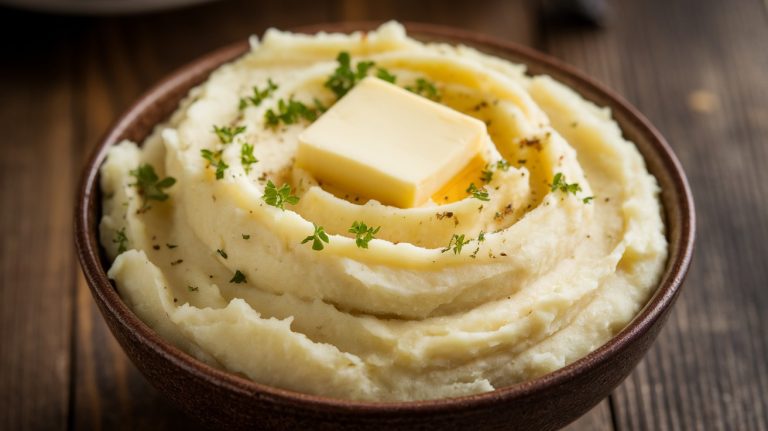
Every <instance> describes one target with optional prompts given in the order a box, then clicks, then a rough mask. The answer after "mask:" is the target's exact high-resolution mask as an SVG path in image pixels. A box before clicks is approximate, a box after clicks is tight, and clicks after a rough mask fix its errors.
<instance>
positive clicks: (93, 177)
mask: <svg viewBox="0 0 768 431" xmlns="http://www.w3.org/2000/svg"><path fill="white" fill-rule="evenodd" d="M372 27H374V26H373V25H371V24H331V25H324V26H317V27H311V28H303V29H299V30H298V31H303V32H306V33H313V32H316V31H318V30H326V31H343V32H348V31H351V30H357V29H370V28H372ZM407 28H408V30H409V33H410V34H411V35H412V36H414V37H416V38H417V39H420V40H423V41H444V42H450V43H462V44H466V45H470V46H474V47H476V48H478V49H480V50H482V51H485V52H487V53H490V54H493V55H496V56H498V57H501V58H506V59H509V60H511V61H513V62H517V63H523V64H526V65H527V66H528V70H529V72H530V73H532V74H548V75H551V76H552V77H554V78H556V79H558V80H559V81H561V82H563V83H565V84H567V85H569V86H571V87H572V88H574V89H576V90H577V91H578V92H579V93H581V94H582V95H583V96H584V97H586V98H587V99H589V100H592V101H593V102H595V103H597V104H598V105H600V106H608V107H610V108H611V111H612V112H613V116H614V118H615V119H616V120H617V121H618V123H619V124H620V126H621V129H622V130H623V132H624V135H625V137H626V138H628V139H630V140H631V141H633V142H634V143H635V144H636V145H637V146H638V148H639V149H640V152H641V153H642V155H643V157H644V158H645V161H646V163H647V165H648V169H649V170H650V171H651V173H652V174H653V175H654V176H655V177H656V178H657V179H658V181H659V184H660V185H661V190H662V193H661V200H662V203H663V207H664V219H665V220H666V226H667V238H668V240H669V249H670V253H669V260H668V262H667V265H666V269H665V270H664V274H663V276H662V278H661V282H660V283H659V286H658V289H657V290H656V291H655V293H654V294H653V296H652V297H651V299H650V300H649V301H648V303H647V304H646V306H645V307H644V308H643V309H642V311H641V312H640V313H639V314H638V315H637V316H636V317H635V319H634V320H633V321H632V322H631V323H630V324H629V325H627V327H626V328H624V329H623V330H622V331H621V332H620V333H619V334H617V335H616V336H615V337H613V338H612V339H611V340H610V341H608V342H607V343H606V344H605V345H603V346H602V347H600V348H598V349H597V350H595V351H594V352H592V353H590V354H589V355H587V356H585V357H583V358H581V359H579V360H578V361H576V362H574V363H572V364H570V365H568V366H566V367H564V368H561V369H559V370H557V371H555V372H553V373H550V374H547V375H545V376H543V377H540V378H537V379H534V380H530V381H527V382H524V383H520V384H517V385H514V386H510V387H505V388H501V389H498V390H496V391H493V392H488V393H484V394H478V395H471V396H465V397H460V398H450V399H442V400H433V401H420V402H400V403H371V402H354V401H343V400H338V399H331V398H325V397H319V396H312V395H306V394H302V393H297V392H292V391H288V390H283V389H278V388H274V387H270V386H265V385H262V384H259V383H255V382H252V381H250V380H247V379H245V378H242V377H239V376H237V375H234V374H230V373H227V372H225V371H221V370H218V369H215V368H212V367H210V366H208V365H206V364H204V363H202V362H200V361H197V360H196V359H194V358H192V357H191V356H189V355H187V354H186V353H184V352H182V351H181V350H179V349H177V348H175V347H173V346H172V345H170V344H169V343H167V342H166V341H165V340H163V339H162V338H160V337H159V336H158V335H157V334H156V333H155V332H154V331H153V330H152V329H150V328H149V327H148V326H147V325H145V324H144V323H143V322H142V321H141V320H139V319H138V318H137V317H136V316H135V315H134V314H133V312H132V311H131V310H130V309H128V307H127V306H126V305H125V303H123V301H122V299H121V298H120V296H119V295H118V294H117V291H116V290H115V288H114V286H113V285H112V283H111V282H110V280H109V279H108V278H107V275H106V272H105V268H107V267H108V265H109V262H108V261H107V260H106V259H105V256H104V252H103V250H102V249H101V247H100V246H99V240H98V238H99V235H98V224H99V219H100V216H101V196H100V191H99V166H100V165H101V163H102V161H103V160H104V157H105V155H106V152H107V150H108V149H109V147H111V146H112V145H114V144H116V143H117V142H119V141H120V140H122V139H131V140H133V141H136V142H141V141H142V140H143V139H144V138H145V137H146V136H147V135H148V134H149V133H150V132H151V131H152V128H153V127H154V126H155V125H156V124H158V123H160V122H162V121H163V120H165V119H166V118H167V117H168V116H169V115H170V114H171V113H172V112H173V111H174V110H175V109H176V108H177V106H178V104H179V101H180V100H181V99H182V97H183V96H184V95H185V94H186V93H187V92H188V91H189V89H190V88H192V87H193V86H195V85H197V84H199V83H201V82H202V81H204V80H205V79H206V77H207V76H208V74H209V73H210V72H211V71H212V70H213V69H215V68H216V67H218V66H220V65H221V64H223V63H226V62H228V61H231V60H233V59H235V58H237V57H238V56H240V55H242V54H243V53H245V52H246V50H247V49H248V44H247V43H246V42H245V41H243V42H241V43H237V44H235V45H232V46H229V47H226V48H223V49H221V50H218V51H216V52H213V53H212V54H210V55H207V56H205V57H203V58H201V59H199V60H197V61H195V62H193V63H191V64H189V65H187V66H185V67H183V68H181V69H179V70H178V71H176V72H175V73H173V74H172V75H170V76H169V77H167V78H166V79H164V80H163V81H162V82H160V83H159V84H158V85H157V86H155V87H154V88H152V89H151V90H149V91H148V92H147V93H146V94H144V95H143V96H142V97H141V98H140V99H139V100H138V101H137V102H136V103H134V104H133V106H131V107H130V109H129V110H128V111H127V112H126V113H125V114H123V115H122V116H121V117H120V119H119V120H118V121H117V122H116V123H115V124H114V126H112V128H111V129H109V131H108V132H107V134H106V136H105V137H104V139H103V140H102V141H101V142H100V143H99V145H98V146H97V147H96V149H95V150H94V152H93V155H92V156H91V158H90V160H89V161H88V164H87V165H86V167H85V172H84V174H83V178H82V184H81V186H80V194H79V196H78V200H77V204H76V206H77V208H76V214H75V220H76V221H75V223H76V225H75V229H76V238H75V239H76V243H77V251H78V254H79V257H80V263H81V265H82V267H83V271H84V273H85V277H86V279H87V280H88V285H89V286H90V288H91V292H92V293H93V297H94V299H95V300H96V303H97V304H98V307H99V309H100V310H101V313H102V314H103V315H104V319H106V321H107V324H108V325H109V328H110V329H111V330H112V333H113V334H114V335H115V337H116V338H117V340H118V341H119V342H120V344H121V345H122V346H123V349H125V351H126V353H127V354H128V356H129V357H130V358H131V360H132V361H133V363H134V364H135V365H136V367H138V369H139V370H140V371H141V372H142V373H144V375H145V376H146V377H147V379H148V380H149V381H150V382H151V383H152V384H153V385H154V386H155V387H156V388H157V389H158V390H159V391H160V392H162V393H163V394H165V395H166V396H167V397H168V398H170V399H171V400H173V401H174V402H175V403H176V404H178V405H179V406H181V407H182V408H183V409H184V410H185V411H187V412H188V413H189V414H190V415H191V416H194V417H197V418H198V419H199V420H201V421H203V422H205V423H207V424H209V425H213V426H215V427H217V428H223V429H244V428H251V429H311V430H316V429H349V430H360V429H381V430H393V429H413V428H418V429H434V430H446V429H470V428H471V429H505V430H509V429H532V430H548V429H556V428H558V427H561V426H564V425H566V424H568V423H570V422H571V421H573V420H574V419H576V418H577V417H579V416H581V415H582V414H584V413H585V412H587V411H588V410H589V409H591V408H592V407H593V406H595V405H596V404H597V403H598V402H600V401H601V400H602V399H603V398H605V397H606V396H607V395H608V394H609V393H610V392H611V391H612V390H613V389H614V388H615V387H616V386H617V385H618V384H619V383H621V381H622V380H624V378H625V377H626V376H627V375H628V374H629V373H630V371H631V370H632V369H633V368H634V367H635V365H636V364H637V362H638V361H639V360H640V358H641V357H642V356H643V355H644V354H645V352H646V351H647V350H648V348H649V347H650V345H651V343H652V342H653V340H654V339H655V338H656V335H657V334H658V332H659V330H660V329H661V326H662V324H663V323H664V321H665V320H666V317H667V315H668V313H669V311H670V309H671V308H672V304H673V303H674V302H675V299H676V297H677V295H678V293H679V292H680V286H681V284H682V282H683V279H684V277H685V274H686V272H687V270H688V265H689V263H690V259H691V253H692V250H693V242H694V208H693V200H692V197H691V192H690V190H689V188H688V184H687V181H686V179H685V174H684V173H683V170H682V168H681V167H680V164H679V162H678V161H677V159H676V158H675V156H674V154H672V151H671V150H670V148H669V146H668V145H667V143H666V142H665V141H664V138H663V137H662V136H661V135H660V134H659V133H658V132H657V131H656V130H655V129H654V128H653V127H652V126H651V125H650V124H649V123H648V121H647V120H646V119H645V118H644V117H643V116H642V115H640V113H638V112H637V111H636V110H635V109H634V108H632V107H631V106H629V105H628V104H627V103H626V102H624V101H623V100H622V99H621V98H620V97H618V96H616V95H615V94H613V93H611V92H610V91H608V90H606V89H605V88H603V87H602V86H600V85H598V84H597V83H595V82H594V81H593V80H591V79H589V78H587V77H586V76H584V75H582V74H581V73H579V72H577V71H576V70H574V69H573V68H571V67H570V66H567V65H565V64H562V63H560V62H559V61H557V60H555V59H552V58H550V57H547V56H544V55H542V54H540V53H538V52H535V51H532V50H530V49H527V48H524V47H521V46H517V45H514V44H512V43H508V42H504V41H500V40H496V39H491V38H488V37H485V36H481V35H477V34H472V33H466V32H463V31H459V30H455V29H449V28H441V27H435V26H432V25H423V24H411V25H407Z"/></svg>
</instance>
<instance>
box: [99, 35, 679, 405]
mask: <svg viewBox="0 0 768 431" xmlns="http://www.w3.org/2000/svg"><path fill="white" fill-rule="evenodd" d="M340 52H347V53H349V54H350V56H351V59H352V63H353V67H354V64H356V63H358V62H362V61H372V62H374V63H375V65H374V66H373V67H372V68H370V70H369V72H368V73H369V74H370V75H371V76H374V75H375V74H376V73H377V69H378V68H381V69H385V70H386V71H387V72H388V73H390V74H392V75H394V76H396V81H395V84H397V85H400V86H402V87H408V86H414V85H416V83H417V81H418V80H419V79H422V80H426V81H428V82H431V83H434V86H435V88H436V90H437V91H438V92H439V101H440V103H442V104H443V105H446V106H448V107H450V108H452V109H455V110H457V111H459V112H462V113H465V114H468V115H470V116H473V117H475V118H478V119H480V120H482V121H484V122H485V123H486V125H487V128H488V132H489V136H490V139H488V142H487V143H486V146H485V149H484V153H483V155H484V158H485V162H486V163H487V165H485V166H482V165H481V166H480V167H479V168H478V170H477V171H471V172H470V173H469V174H468V175H469V176H468V177H467V178H469V179H471V181H472V182H473V183H474V184H475V185H476V188H477V189H478V190H479V191H480V192H481V194H480V195H479V197H483V195H482V193H487V200H485V199H482V200H481V199H478V195H477V194H475V195H473V194H472V193H470V192H466V184H465V183H462V181H464V180H466V178H465V179H464V180H462V179H458V180H457V181H458V182H459V183H458V184H459V186H458V188H456V189H457V190H459V192H458V193H456V192H455V191H454V192H448V191H447V192H446V194H445V196H442V195H436V196H433V198H432V199H431V200H429V202H428V203H427V204H425V205H421V206H419V207H416V208H405V209H403V208H397V207H393V206H387V205H383V204H380V203H378V202H376V201H372V200H366V199H365V198H364V197H361V196H352V195H349V194H345V193H344V192H343V190H336V189H334V188H333V187H332V185H326V184H322V183H320V182H318V181H317V180H316V179H315V178H313V177H312V175H311V174H309V173H308V172H307V171H305V170H303V169H302V168H301V167H300V166H297V165H296V164H295V163H294V160H295V153H296V149H297V143H298V136H299V135H300V134H301V132H302V131H303V130H304V129H306V128H307V127H308V126H309V124H310V123H311V118H310V119H308V118H301V117H299V118H298V119H296V121H294V122H293V123H292V124H287V123H286V122H280V123H278V124H277V125H270V124H267V123H268V121H267V118H268V117H269V114H267V112H268V111H270V110H272V112H273V113H279V112H280V111H279V105H280V101H281V100H282V101H284V103H286V102H287V101H289V100H291V98H293V100H295V101H299V102H302V103H304V104H305V105H306V106H317V105H315V103H316V102H315V100H316V101H317V103H319V104H321V105H323V106H325V107H327V106H330V105H332V104H333V103H334V102H335V101H336V100H337V98H336V96H335V95H334V93H333V92H331V91H330V90H329V88H328V87H327V86H325V85H324V83H325V82H326V81H327V79H328V77H329V76H331V75H332V74H333V73H334V71H335V69H336V68H337V66H338V64H337V61H336V58H337V55H338V54H339V53H340ZM269 80H271V82H272V83H273V84H274V86H273V89H272V90H271V91H269V92H265V97H263V100H261V101H259V103H255V102H253V103H249V102H247V99H245V100H246V103H244V106H240V105H241V104H240V100H241V98H246V97H249V96H253V90H252V88H253V87H256V88H257V89H265V88H268V82H270V81H269ZM372 103H374V101H372ZM241 108H242V109H241ZM317 112H318V114H320V115H322V113H321V111H317ZM214 126H216V127H228V128H229V129H228V130H230V131H237V130H238V129H237V128H240V129H239V132H237V133H233V136H229V137H228V138H227V137H219V136H217V134H216V133H214V132H213V128H214ZM243 127H244V129H243ZM227 141H231V142H227ZM361 144H363V143H361ZM246 146H252V148H253V150H252V151H253V156H254V158H255V159H256V160H258V161H256V162H253V160H252V159H250V158H247V157H245V156H244V154H246V153H248V150H249V147H246ZM244 147H246V148H245V149H244ZM203 150H206V151H207V152H209V153H208V158H207V159H206V158H205V157H203V154H202V152H203ZM144 164H148V165H151V166H152V167H153V168H154V171H155V172H156V174H157V178H156V179H157V180H162V179H163V178H165V177H173V178H174V179H175V180H176V181H175V183H174V184H168V183H165V184H164V188H162V190H161V194H162V193H165V194H167V197H166V198H165V199H152V198H151V197H150V194H149V193H148V190H147V189H143V190H141V187H139V186H137V182H138V179H137V176H138V174H137V171H136V170H137V169H138V168H139V166H142V165H144ZM217 168H218V169H217ZM217 170H218V171H219V172H218V176H219V177H220V178H217ZM483 171H484V172H483ZM470 177H471V178H470ZM270 183H271V184H274V185H275V186H276V188H280V187H281V186H283V185H288V186H290V193H291V195H295V196H297V197H298V198H299V200H298V202H296V203H295V204H291V203H285V204H284V205H283V206H284V209H283V208H279V207H277V206H274V205H270V204H268V203H267V202H266V201H265V199H264V195H265V190H266V189H267V188H268V184H270ZM101 187H102V191H103V193H104V197H105V198H104V201H103V202H104V203H103V219H102V221H101V226H100V231H101V242H102V244H103V246H104V248H105V249H106V251H107V254H108V255H109V257H110V258H111V259H113V260H114V262H113V264H112V266H111V268H110V269H109V276H110V277H111V278H112V279H113V280H114V281H115V284H116V286H117V289H118V291H119V293H120V295H121V296H122V298H123V299H124V300H125V301H126V303H127V304H128V306H129V307H130V308H131V309H132V310H133V311H134V312H135V313H136V314H137V315H138V316H139V317H140V318H141V319H142V320H143V321H144V322H146V323H147V324H148V325H149V326H151V327H152V328H153V329H154V330H155V331H157V332H158V333H159V334H160V335H161V336H163V337H164V338H166V339H167V340H169V341H170V342H172V343H173V344H175V345H176V346H178V347H179V348H181V349H182V350H184V351H186V352H188V353H189V354H191V355H193V356H195V357H196V358H198V359H200V360H202V361H204V362H206V363H208V364H211V365H213V366H215V367H219V368H222V369H225V370H228V371H230V372H233V373H236V374H239V375H242V376H245V377H247V378H250V379H252V380H254V381H257V382H260V383H264V384H268V385H273V386H277V387H281V388H287V389H291V390H295V391H300V392H305V393H309V394H317V395H324V396H330V397H337V398H345V399H359V400H378V401H392V400H416V399H434V398H442V397H452V396H459V395H465V394H472V393H478V392H484V391H491V390H493V389H495V388H499V387H503V386H505V385H510V384H514V383H516V382H521V381H524V380H527V379H531V378H534V377H536V376H540V375H543V374H545V373H548V372H550V371H553V370H556V369H558V368H560V367H563V366H564V365H566V364H568V363H570V362H573V361H575V360H576V359H578V358H580V357H582V356H584V355H586V354H587V353H589V352H590V351H592V350H594V349H596V348H597V347H599V346H600V345H601V344H603V343H605V342H606V341H607V340H608V339H610V338H611V337H612V336H613V335H614V334H615V333H616V332H618V331H619V330H620V329H621V328H623V327H624V326H625V325H626V324H627V323H628V322H629V321H630V320H631V319H632V318H633V316H634V315H635V314H636V313H637V312H638V311H639V310H640V308H641V307H642V306H643V305H644V303H645V302H646V300H647V299H648V297H649V296H650V294H651V293H652V291H653V289H654V288H655V286H656V284H657V283H658V280H659V277H660V274H661V272H662V270H663V267H664V264H665V261H666V254H667V244H666V240H665V236H664V225H663V223H662V220H661V216H660V211H661V209H660V204H659V201H658V199H657V194H658V186H657V184H656V181H655V179H654V178H653V177H652V176H651V175H650V174H649V173H648V171H647V170H646V168H645V165H644V162H643V159H642V158H641V156H640V154H639V153H638V151H637V149H636V148H635V146H634V145H633V144H632V143H630V142H628V141H626V140H625V139H623V138H622V134H621V131H620V130H619V128H618V126H617V124H616V123H615V122H614V121H613V120H612V119H611V115H610V112H609V111H608V110H606V109H601V108H599V107H596V106H595V105H593V104H592V103H590V102H588V101H586V100H584V99H583V98H581V97H580V96H579V95H578V94H576V93H575V92H574V91H572V90H571V89H569V88H567V87H566V86H564V85H562V84H560V83H558V82H556V81H554V80H553V79H551V78H549V77H547V76H534V77H531V76H528V75H526V74H525V69H524V67H523V66H520V65H516V64H511V63H509V62H507V61H505V60H501V59H499V58H495V57H491V56H489V55H486V54H483V53H480V52H478V51H476V50H473V49H471V48H467V47H463V46H449V45H444V44H423V43H421V42H418V41H415V40H413V39H411V38H409V37H407V36H406V34H405V31H404V29H403V27H401V26H400V25H399V24H397V23H388V24H385V25H384V26H382V27H381V28H379V29H378V30H377V31H375V32H370V33H367V34H363V33H354V34H351V35H342V34H318V35H316V36H306V35H298V34H291V33H284V32H280V31H275V30H270V31H268V32H267V33H266V34H265V35H264V37H263V38H262V39H261V40H256V39H254V40H253V41H252V49H251V51H250V52H249V53H247V54H246V55H244V56H243V57H241V58H240V59H238V60H236V61H234V62H232V63H230V64H226V65H224V66H222V67H221V68H219V69H218V70H216V71H215V72H214V73H213V74H212V75H211V76H210V78H209V79H208V81H207V82H205V83H204V84H202V85H200V86H199V87H197V88H195V89H193V90H192V91H191V92H190V94H189V95H188V97H187V98H186V99H185V101H184V102H183V103H182V104H181V106H180V107H179V109H178V110H177V112H176V113H175V114H174V115H173V116H172V118H171V119H170V120H169V121H168V122H167V123H164V124H161V125H159V126H158V127H157V128H156V130H155V132H154V133H153V134H152V135H151V136H150V137H149V138H148V139H147V140H146V141H145V142H144V143H143V145H142V146H141V147H139V146H137V145H136V144H135V143H132V142H122V143H121V144H119V145H117V146H115V147H114V148H112V149H111V150H110V152H109V155H108V157H107V159H106V161H105V163H104V165H103V166H102V168H101ZM449 194H450V196H449ZM273 203H274V202H273ZM355 222H363V223H365V224H366V225H367V226H370V227H380V229H379V230H378V232H377V233H376V234H375V235H374V236H375V238H374V239H372V240H370V242H368V243H367V246H368V247H367V248H364V247H361V246H359V245H358V244H356V241H355V234H353V233H350V232H349V229H350V227H351V226H352V225H353V223H355ZM316 227H322V228H323V229H324V232H326V233H327V235H328V241H327V242H324V241H321V244H320V245H321V246H322V250H315V249H313V247H312V245H313V241H308V242H303V240H304V239H305V238H307V237H308V236H312V235H313V234H314V233H315V231H316V229H315V228H316Z"/></svg>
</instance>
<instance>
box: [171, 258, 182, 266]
mask: <svg viewBox="0 0 768 431" xmlns="http://www.w3.org/2000/svg"><path fill="white" fill-rule="evenodd" d="M182 262H184V259H179V260H174V261H173V262H171V266H176V265H178V264H180V263H182Z"/></svg>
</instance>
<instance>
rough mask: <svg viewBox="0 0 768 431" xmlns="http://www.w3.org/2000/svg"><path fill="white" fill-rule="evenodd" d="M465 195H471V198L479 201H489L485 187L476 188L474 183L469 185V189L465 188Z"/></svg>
mask: <svg viewBox="0 0 768 431" xmlns="http://www.w3.org/2000/svg"><path fill="white" fill-rule="evenodd" d="M467 193H469V194H471V195H472V197H473V198H475V199H479V200H481V201H489V200H491V198H490V197H489V196H488V191H487V190H486V189H485V187H480V188H478V187H477V186H476V185H475V183H470V184H469V187H467Z"/></svg>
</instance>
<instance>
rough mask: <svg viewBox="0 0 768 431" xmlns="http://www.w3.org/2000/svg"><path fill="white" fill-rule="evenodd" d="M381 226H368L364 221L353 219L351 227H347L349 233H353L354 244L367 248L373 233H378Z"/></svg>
mask: <svg viewBox="0 0 768 431" xmlns="http://www.w3.org/2000/svg"><path fill="white" fill-rule="evenodd" d="M379 229H381V226H379V227H377V228H375V229H374V228H373V226H371V227H368V226H367V225H366V224H365V223H363V222H359V221H355V222H353V223H352V227H350V228H349V233H353V234H355V244H357V247H358V248H368V243H369V242H371V240H372V239H373V238H374V235H376V234H377V233H379Z"/></svg>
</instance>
